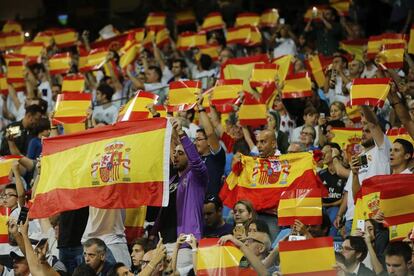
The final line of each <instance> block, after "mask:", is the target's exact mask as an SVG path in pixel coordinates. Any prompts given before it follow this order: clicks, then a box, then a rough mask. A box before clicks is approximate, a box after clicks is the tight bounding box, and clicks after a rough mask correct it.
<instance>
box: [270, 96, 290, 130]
mask: <svg viewBox="0 0 414 276" xmlns="http://www.w3.org/2000/svg"><path fill="white" fill-rule="evenodd" d="M273 110H275V111H277V112H279V115H280V127H279V128H278V129H279V130H280V131H283V132H284V133H286V134H287V135H288V136H289V137H291V136H292V131H293V129H294V128H295V127H296V124H295V121H294V120H293V119H292V118H291V117H290V115H289V112H288V111H287V109H286V107H285V106H284V105H283V102H282V100H281V98H280V96H278V95H277V96H276V97H275V100H274V102H273Z"/></svg>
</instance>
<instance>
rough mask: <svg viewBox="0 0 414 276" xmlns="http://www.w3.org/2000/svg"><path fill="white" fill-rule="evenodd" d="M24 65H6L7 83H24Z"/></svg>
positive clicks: (16, 62)
mask: <svg viewBox="0 0 414 276" xmlns="http://www.w3.org/2000/svg"><path fill="white" fill-rule="evenodd" d="M24 70H25V69H24V65H23V62H22V61H9V62H8V64H7V82H8V83H22V82H24Z"/></svg>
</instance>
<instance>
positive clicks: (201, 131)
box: [196, 128, 207, 138]
mask: <svg viewBox="0 0 414 276" xmlns="http://www.w3.org/2000/svg"><path fill="white" fill-rule="evenodd" d="M196 133H202V134H203V135H204V137H205V138H207V134H206V131H205V130H204V129H203V128H199V129H197V130H196Z"/></svg>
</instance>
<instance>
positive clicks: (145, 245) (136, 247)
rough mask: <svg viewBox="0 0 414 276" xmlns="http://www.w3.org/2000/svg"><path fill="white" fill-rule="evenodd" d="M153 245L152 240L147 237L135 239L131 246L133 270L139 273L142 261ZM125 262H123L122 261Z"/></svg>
mask: <svg viewBox="0 0 414 276" xmlns="http://www.w3.org/2000/svg"><path fill="white" fill-rule="evenodd" d="M151 247H152V242H151V241H150V240H148V239H147V238H138V239H136V240H134V242H133V243H132V248H131V259H132V271H133V272H134V273H135V274H138V273H139V272H140V271H141V266H140V262H141V260H142V258H143V257H144V254H145V253H147V252H148V251H149V250H150V248H151ZM122 264H123V263H122Z"/></svg>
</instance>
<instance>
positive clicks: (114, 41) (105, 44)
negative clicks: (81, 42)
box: [91, 33, 129, 51]
mask: <svg viewBox="0 0 414 276" xmlns="http://www.w3.org/2000/svg"><path fill="white" fill-rule="evenodd" d="M128 36H129V33H124V34H120V35H117V36H114V37H111V38H108V39H99V40H96V41H94V42H92V43H91V48H92V49H99V48H104V49H113V50H116V51H117V50H118V49H120V48H121V47H122V45H124V44H125V42H126V40H127V38H128Z"/></svg>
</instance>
